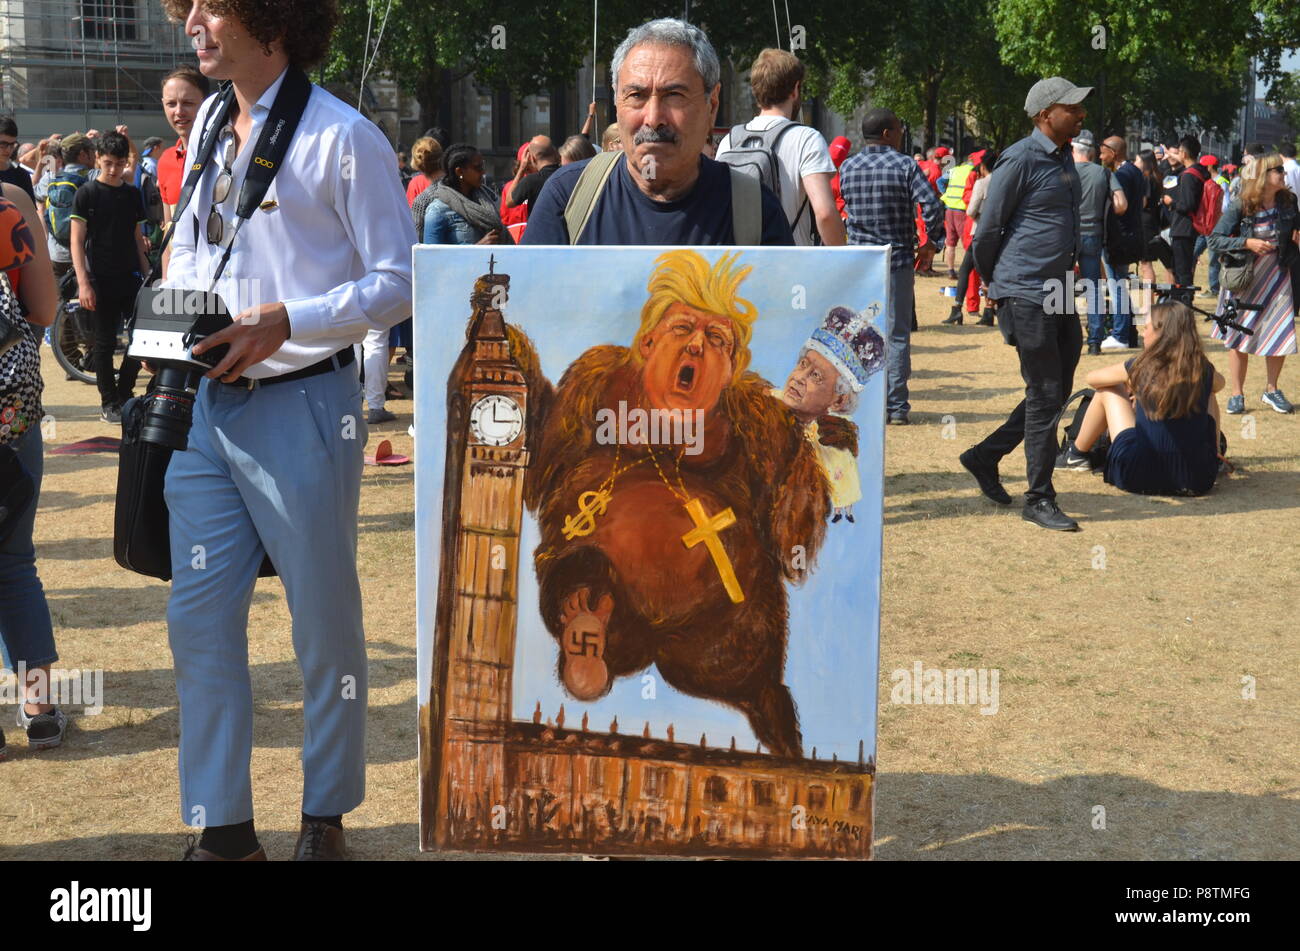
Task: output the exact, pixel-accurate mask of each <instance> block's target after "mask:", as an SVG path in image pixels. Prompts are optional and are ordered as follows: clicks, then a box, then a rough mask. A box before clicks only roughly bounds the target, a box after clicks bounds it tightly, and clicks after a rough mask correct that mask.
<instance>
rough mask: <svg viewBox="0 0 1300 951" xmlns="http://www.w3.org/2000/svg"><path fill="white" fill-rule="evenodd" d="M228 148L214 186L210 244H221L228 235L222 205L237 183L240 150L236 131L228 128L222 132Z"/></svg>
mask: <svg viewBox="0 0 1300 951" xmlns="http://www.w3.org/2000/svg"><path fill="white" fill-rule="evenodd" d="M222 138H223V139H224V140H225V143H226V148H225V151H224V153H223V154H222V156H221V173H220V174H219V175H217V182H216V184H215V185H213V186H212V208H211V209H210V210H209V211H208V224H207V234H208V242H209V243H210V244H220V243H221V239H222V238H223V237H225V233H226V219H225V218H223V217H221V205H222V204H223V203H224V202H225V200H226V199H227V198H229V197H230V186H231V185H233V184H234V182H235V173H234V164H235V157H236V155H238V153H239V150H238V148H237V147H236V145H235V130H234V129H233V128H231V127H230V126H227V127H226V129H225V131H224V132H222Z"/></svg>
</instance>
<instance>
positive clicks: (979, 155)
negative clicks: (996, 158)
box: [970, 149, 987, 165]
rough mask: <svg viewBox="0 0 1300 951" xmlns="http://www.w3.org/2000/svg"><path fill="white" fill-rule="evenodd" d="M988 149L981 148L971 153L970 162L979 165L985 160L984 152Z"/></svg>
mask: <svg viewBox="0 0 1300 951" xmlns="http://www.w3.org/2000/svg"><path fill="white" fill-rule="evenodd" d="M986 151H987V150H986V149H980V150H979V151H978V152H972V153H971V154H970V163H971V164H972V165H978V164H979V163H980V162H982V161H984V153H985V152H986Z"/></svg>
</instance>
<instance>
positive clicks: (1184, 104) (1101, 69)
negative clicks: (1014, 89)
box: [993, 0, 1294, 133]
mask: <svg viewBox="0 0 1300 951" xmlns="http://www.w3.org/2000/svg"><path fill="white" fill-rule="evenodd" d="M1273 2H1274V0H1254V2H1253V3H1243V2H1240V0H1203V2H1199V3H1197V4H1196V5H1194V6H1184V5H1171V4H1169V3H1168V0H995V9H994V13H993V19H994V23H995V25H996V29H997V36H998V40H999V41H1000V42H1001V44H1002V58H1003V60H1004V61H1005V62H1007V63H1008V64H1009V65H1011V66H1013V67H1015V68H1017V69H1019V70H1021V71H1022V72H1024V73H1027V74H1030V75H1033V76H1039V77H1042V76H1053V75H1060V76H1065V77H1066V78H1068V79H1070V80H1071V81H1073V82H1076V83H1078V84H1079V85H1096V86H1098V87H1099V88H1098V92H1097V94H1094V96H1093V98H1092V99H1090V100H1089V103H1088V110H1089V112H1090V113H1091V114H1092V116H1093V118H1090V119H1089V122H1088V125H1089V127H1091V128H1093V129H1094V130H1095V131H1097V132H1098V133H1105V132H1106V131H1109V130H1115V129H1122V128H1123V127H1124V126H1125V124H1126V123H1127V121H1128V120H1130V119H1136V118H1138V117H1140V116H1144V115H1145V116H1149V117H1150V119H1151V120H1152V121H1153V122H1155V123H1156V124H1157V125H1160V126H1169V127H1173V126H1178V125H1182V124H1185V123H1186V122H1187V120H1188V119H1189V118H1193V117H1194V118H1196V119H1197V120H1199V122H1200V123H1201V124H1203V125H1205V126H1207V127H1210V128H1217V129H1220V130H1223V129H1227V128H1229V127H1230V126H1231V125H1232V123H1233V122H1234V120H1235V117H1236V110H1237V109H1238V108H1239V106H1240V103H1241V100H1242V97H1243V94H1244V84H1245V76H1246V73H1247V66H1248V63H1249V58H1250V56H1251V55H1252V54H1258V53H1259V52H1260V51H1261V50H1262V49H1263V48H1264V47H1265V46H1266V45H1267V43H1269V42H1274V41H1273V40H1267V39H1266V38H1265V37H1264V36H1263V35H1262V33H1261V28H1260V22H1259V21H1258V20H1257V18H1256V16H1255V8H1256V7H1258V6H1271V5H1272V4H1273ZM1287 3H1288V4H1289V5H1291V6H1292V7H1293V3H1291V0H1287ZM1290 15H1291V16H1292V17H1294V14H1290ZM1284 16H1285V13H1284V12H1283V11H1282V7H1281V5H1279V6H1278V17H1279V18H1281V17H1284ZM1281 34H1282V28H1281V27H1280V26H1277V27H1276V28H1275V29H1274V35H1281Z"/></svg>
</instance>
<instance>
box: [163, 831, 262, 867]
mask: <svg viewBox="0 0 1300 951" xmlns="http://www.w3.org/2000/svg"><path fill="white" fill-rule="evenodd" d="M266 860H267V859H266V849H264V848H262V847H261V846H260V845H259V846H258V847H257V851H256V852H253V853H252V854H251V855H245V856H244V857H243V858H242V859H223V858H222V857H221V856H220V855H218V854H217V853H216V852H209V851H208V850H207V849H201V848H199V847H198V845H197V843H196V842H195V840H194V836H189V839H188V841H187V842H186V849H185V855H184V857H183V858H182V859H181V861H182V862H265V861H266Z"/></svg>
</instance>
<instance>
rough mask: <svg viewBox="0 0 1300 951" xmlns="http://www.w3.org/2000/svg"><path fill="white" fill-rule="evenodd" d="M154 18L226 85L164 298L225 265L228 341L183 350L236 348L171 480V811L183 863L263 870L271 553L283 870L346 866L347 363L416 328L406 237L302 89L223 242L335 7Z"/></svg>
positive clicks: (403, 211)
mask: <svg viewBox="0 0 1300 951" xmlns="http://www.w3.org/2000/svg"><path fill="white" fill-rule="evenodd" d="M163 6H164V8H165V9H166V10H167V12H168V13H169V14H170V15H171V16H172V17H174V18H176V19H183V20H184V21H185V32H186V33H187V34H188V35H189V36H191V37H193V38H194V46H195V50H196V52H197V55H198V64H199V70H200V71H201V72H202V73H203V75H204V76H206V77H208V78H209V79H213V80H226V81H228V82H229V83H230V84H231V85H232V86H233V88H234V103H233V105H232V107H231V110H230V113H229V115H228V117H227V119H226V124H225V126H224V127H216V126H215V120H216V116H217V112H216V110H214V103H215V102H216V101H217V100H216V99H215V98H212V99H209V100H208V101H207V102H206V103H204V105H203V108H202V109H201V110H200V112H199V115H198V117H197V119H196V121H195V123H194V132H193V134H192V136H191V140H190V144H189V150H188V151H189V154H191V155H198V154H199V143H200V141H202V136H203V135H204V133H205V132H206V131H208V130H209V127H210V126H212V128H211V134H213V135H217V136H219V138H218V139H217V140H216V147H215V149H214V150H213V152H212V158H211V160H210V161H209V162H208V165H207V167H206V168H205V169H204V170H203V172H202V175H201V177H200V179H199V183H198V187H197V188H196V189H195V192H194V195H193V198H192V200H191V201H190V204H189V206H188V207H187V208H186V209H185V211H184V213H183V214H181V215H179V216H178V217H177V220H176V223H175V235H174V237H175V241H174V243H173V245H172V257H171V264H170V268H169V271H168V277H167V283H168V285H169V286H176V287H186V288H196V289H207V288H208V286H209V285H210V284H211V282H212V279H213V276H214V275H215V274H216V272H217V269H218V266H219V262H220V261H221V259H222V256H223V255H224V254H225V253H226V251H227V250H229V252H230V258H229V263H228V265H227V266H226V268H225V270H224V272H223V273H222V275H221V279H220V280H219V281H218V282H217V285H216V291H217V292H218V293H219V294H220V295H221V296H222V298H223V299H224V300H225V302H226V304H227V306H228V307H229V309H230V312H231V313H232V314H234V315H236V316H235V320H234V323H233V324H232V325H231V326H230V327H228V328H226V329H225V330H222V331H221V332H219V333H217V334H214V335H212V336H210V337H208V338H207V339H206V340H204V341H203V342H202V343H200V344H198V345H197V346H196V347H195V352H196V353H201V352H203V351H205V350H210V349H214V348H216V347H219V346H221V345H223V344H228V345H229V350H228V351H227V352H226V354H225V356H224V357H223V358H222V359H221V360H220V362H218V363H217V365H216V367H215V368H214V369H213V370H212V371H211V372H209V373H208V374H207V375H206V379H204V380H203V382H202V385H201V386H200V388H199V391H198V395H197V397H196V398H195V402H194V424H193V429H192V430H191V432H190V435H189V448H188V450H187V451H185V452H178V453H176V454H175V455H173V457H172V459H171V464H170V467H169V469H168V472H167V483H166V499H167V505H168V509H169V511H170V514H171V544H172V564H173V566H174V577H173V579H172V592H171V599H170V601H169V602H168V606H167V624H168V632H169V637H170V641H171V648H172V654H173V657H174V659H175V665H176V685H177V694H178V696H179V700H180V715H181V739H180V785H181V799H182V807H181V814H182V820H183V821H185V822H186V823H188V824H190V825H194V826H201V827H202V828H203V834H202V838H201V840H200V841H199V842H198V843H197V846H195V845H191V847H190V849H189V850H188V851H187V853H186V858H188V859H197V860H207V861H213V860H244V861H247V860H265V858H266V853H265V852H264V851H263V850H262V848H261V846H260V845H259V844H258V841H257V835H256V832H255V831H254V826H253V795H252V782H251V778H250V774H249V769H250V757H251V754H252V742H253V697H252V688H251V684H250V679H249V671H248V632H247V627H248V609H249V604H250V603H251V601H252V596H253V586H254V583H255V582H256V579H257V575H258V569H259V567H260V565H261V564H262V561H263V557H264V556H269V558H270V561H271V563H272V564H273V565H274V567H275V569H276V571H277V573H278V574H279V576H280V578H281V579H282V580H283V582H284V591H285V597H286V598H287V599H288V603H289V611H290V614H291V615H292V618H293V644H294V651H295V653H296V654H297V657H298V663H299V666H300V668H301V670H302V674H303V682H304V690H303V694H304V699H303V716H304V720H305V721H306V723H305V725H306V729H305V736H304V741H303V752H302V769H303V798H302V825H301V830H300V835H299V839H298V845H297V848H296V852H295V858H297V859H317V860H318V859H340V858H344V857H346V849H345V845H344V839H343V826H342V817H343V814H345V813H347V812H349V811H351V810H353V809H355V808H356V807H357V806H358V805H359V804H360V803H361V801H362V799H363V798H364V795H365V719H366V653H365V635H364V632H363V631H362V610H361V590H360V584H359V582H358V579H357V568H356V548H357V505H358V501H359V496H360V485H361V467H362V447H363V446H364V445H365V441H366V430H365V420H364V418H359V417H360V410H361V389H360V384H359V382H358V378H357V368H356V367H355V366H354V365H353V364H354V356H353V352H354V351H353V345H354V344H356V343H359V342H360V341H361V339H362V338H363V337H364V336H365V335H366V333H367V331H370V330H383V331H387V330H388V328H389V327H391V326H392V325H393V324H396V323H397V322H398V321H400V320H401V319H402V318H403V317H405V316H406V314H407V313H408V312H409V309H410V306H411V254H410V249H411V245H412V244H413V243H414V241H415V234H414V231H413V229H412V227H411V225H410V214H409V212H408V210H407V206H406V201H405V197H404V195H403V193H402V188H401V183H400V181H399V178H398V174H397V164H396V163H395V162H394V161H393V150H392V147H391V146H390V144H389V143H388V141H387V140H386V139H385V138H384V136H383V134H382V133H381V132H380V131H379V130H378V129H377V128H376V127H375V126H374V125H373V124H372V123H370V122H369V121H367V120H366V119H364V118H363V117H362V116H361V115H360V114H359V113H357V112H356V110H354V109H352V108H351V107H350V106H347V105H345V104H344V103H342V102H340V101H339V100H338V99H336V98H334V97H333V96H331V95H330V94H329V93H327V92H325V90H323V89H321V88H319V87H312V88H311V91H310V95H309V98H308V101H307V105H306V108H305V111H304V112H303V114H302V118H301V121H300V123H299V125H298V127H297V130H296V132H295V133H294V134H293V137H292V139H291V140H290V144H289V147H288V151H287V153H286V154H285V155H284V157H283V159H282V160H281V161H280V162H279V165H280V167H279V168H278V169H276V174H275V178H274V180H273V181H272V183H271V186H270V189H269V191H268V192H267V195H266V200H265V201H263V202H262V204H261V205H260V207H259V208H257V209H256V210H255V211H254V212H253V214H252V216H251V217H250V218H248V219H247V220H246V221H245V222H244V224H243V226H242V229H238V230H237V229H236V227H235V226H236V221H237V219H236V214H235V212H236V207H237V201H238V196H239V194H240V191H241V188H242V186H243V183H244V179H245V177H246V175H247V173H248V169H249V167H250V165H251V163H252V159H253V154H254V152H255V151H256V144H257V143H258V141H259V138H260V136H261V133H262V129H263V127H264V126H265V125H266V123H267V121H268V116H269V115H270V113H271V109H272V106H273V104H274V103H275V100H276V96H277V94H278V92H279V90H280V88H281V86H282V85H283V83H284V82H285V81H286V78H287V77H288V76H289V75H290V72H291V71H293V70H298V71H306V70H307V69H309V68H310V67H311V66H313V65H314V64H315V63H317V62H319V61H320V60H321V59H322V57H323V56H324V55H325V53H326V50H327V48H328V45H329V38H330V34H331V32H332V30H333V28H334V24H335V22H336V20H337V10H336V5H335V2H334V0H194V2H192V3H190V2H183V0H163ZM298 78H299V77H297V76H295V79H298ZM259 158H260V156H259ZM262 161H263V162H265V161H266V160H265V159H262ZM362 169H364V170H366V173H365V174H357V172H359V171H360V170H362Z"/></svg>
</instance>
